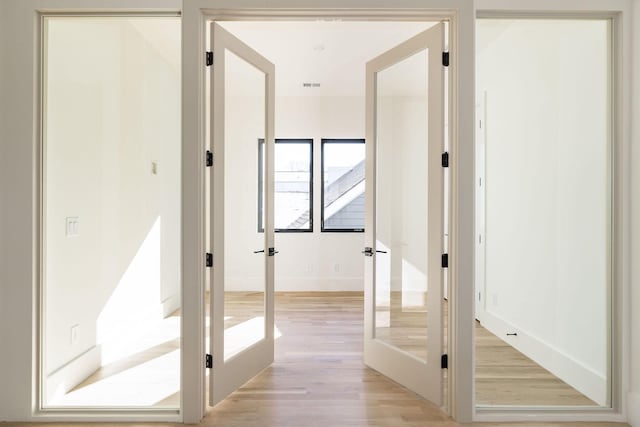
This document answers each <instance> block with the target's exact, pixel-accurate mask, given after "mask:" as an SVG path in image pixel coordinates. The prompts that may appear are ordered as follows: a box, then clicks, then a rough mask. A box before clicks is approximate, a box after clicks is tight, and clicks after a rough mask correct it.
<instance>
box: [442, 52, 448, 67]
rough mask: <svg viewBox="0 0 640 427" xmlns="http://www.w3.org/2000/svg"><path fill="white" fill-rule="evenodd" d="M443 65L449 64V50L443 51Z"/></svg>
mask: <svg viewBox="0 0 640 427" xmlns="http://www.w3.org/2000/svg"><path fill="white" fill-rule="evenodd" d="M442 65H444V66H445V67H448V66H449V52H442Z"/></svg>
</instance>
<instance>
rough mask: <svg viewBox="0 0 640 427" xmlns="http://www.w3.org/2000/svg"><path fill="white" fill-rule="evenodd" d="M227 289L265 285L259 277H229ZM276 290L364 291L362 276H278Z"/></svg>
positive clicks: (259, 287) (253, 290)
mask: <svg viewBox="0 0 640 427" xmlns="http://www.w3.org/2000/svg"><path fill="white" fill-rule="evenodd" d="M225 285H226V289H227V290H229V291H236V292H255V291H259V290H262V286H264V285H263V284H262V283H261V281H260V280H258V279H247V278H234V277H228V278H227V283H226V284H225ZM275 290H276V292H310V291H311V292H323V291H329V292H336V291H363V290H364V279H363V278H362V277H276V282H275Z"/></svg>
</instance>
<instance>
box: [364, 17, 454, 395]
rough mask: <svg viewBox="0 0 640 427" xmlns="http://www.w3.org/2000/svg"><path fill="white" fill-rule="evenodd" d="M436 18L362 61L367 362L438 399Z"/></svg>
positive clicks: (440, 34) (439, 98)
mask: <svg viewBox="0 0 640 427" xmlns="http://www.w3.org/2000/svg"><path fill="white" fill-rule="evenodd" d="M443 50H444V24H443V23H439V24H437V25H435V26H433V27H431V28H430V29H428V30H427V31H425V32H423V33H420V34H418V35H417V36H415V37H413V38H411V39H409V40H407V41H406V42H404V43H402V44H400V45H398V46H396V47H394V48H393V49H391V50H389V51H387V52H385V53H383V54H382V55H380V56H378V57H376V58H375V59H372V60H371V61H369V62H368V63H367V70H366V73H367V104H366V105H367V115H366V116H367V125H366V126H367V130H366V131H367V135H366V136H367V139H366V142H367V148H366V150H367V152H366V183H367V185H366V225H365V230H366V231H365V251H364V253H365V255H366V257H365V333H364V338H365V339H364V357H365V364H367V365H368V366H369V367H371V368H373V369H375V370H377V371H379V372H381V373H382V374H384V375H386V376H388V377H389V378H391V379H392V380H394V381H396V382H398V383H400V384H402V385H403V386H405V387H407V388H409V389H411V390H413V391H414V392H416V393H418V394H419V395H421V396H423V397H425V398H426V399H428V400H430V401H432V402H433V403H435V404H437V405H441V404H442V398H443V391H442V381H443V373H442V368H441V356H442V353H443V351H442V349H443V310H442V306H443V295H442V288H443V269H442V266H441V262H442V261H441V256H442V253H443V245H444V242H443V236H444V215H443V206H444V202H443V182H444V172H443V167H442V164H441V161H442V153H443V150H444V72H445V67H444V66H443V62H442V58H443V54H442V53H443Z"/></svg>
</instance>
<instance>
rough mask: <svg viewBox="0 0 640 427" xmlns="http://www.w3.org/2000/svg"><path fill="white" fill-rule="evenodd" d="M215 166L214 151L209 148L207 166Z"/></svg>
mask: <svg viewBox="0 0 640 427" xmlns="http://www.w3.org/2000/svg"><path fill="white" fill-rule="evenodd" d="M211 166H213V153H212V152H211V151H209V150H207V167H211Z"/></svg>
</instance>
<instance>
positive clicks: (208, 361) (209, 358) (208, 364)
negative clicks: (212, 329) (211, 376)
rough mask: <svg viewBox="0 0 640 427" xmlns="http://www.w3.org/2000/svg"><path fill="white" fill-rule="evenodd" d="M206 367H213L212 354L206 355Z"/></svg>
mask: <svg viewBox="0 0 640 427" xmlns="http://www.w3.org/2000/svg"><path fill="white" fill-rule="evenodd" d="M204 366H205V367H207V368H209V369H211V368H213V356H211V355H210V354H207V355H205V364H204Z"/></svg>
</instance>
